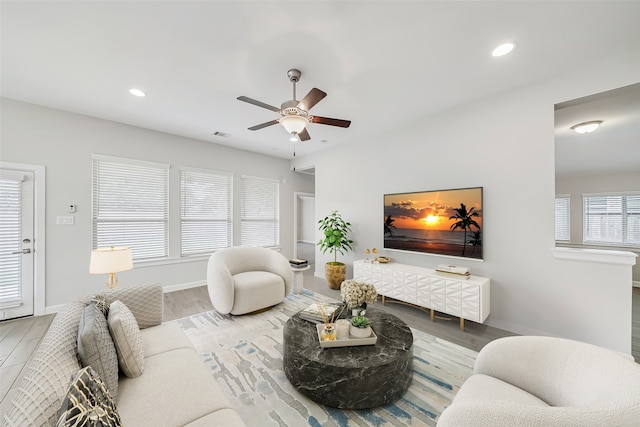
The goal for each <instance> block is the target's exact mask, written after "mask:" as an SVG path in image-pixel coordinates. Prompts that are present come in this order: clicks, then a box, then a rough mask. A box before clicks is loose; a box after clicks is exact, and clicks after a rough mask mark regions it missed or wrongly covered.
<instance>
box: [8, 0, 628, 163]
mask: <svg viewBox="0 0 640 427" xmlns="http://www.w3.org/2000/svg"><path fill="white" fill-rule="evenodd" d="M0 5H1V36H2V40H1V47H2V51H1V52H2V53H1V54H2V58H1V59H2V61H1V87H0V90H1V92H0V94H1V95H2V96H4V97H7V98H12V99H17V100H21V101H26V102H31V103H35V104H40V105H44V106H48V107H53V108H59V109H62V110H67V111H72V112H76V113H81V114H86V115H89V116H95V117H99V118H103V119H108V120H113V121H117V122H122V123H127V124H131V125H135V126H140V127H144V128H148V129H154V130H158V131H162V132H168V133H172V134H177V135H183V136H186V137H190V138H195V139H199V140H203V141H209V142H213V143H217V144H224V145H229V146H233V147H236V148H240V149H245V150H251V151H255V152H260V153H264V154H268V155H271V156H275V157H281V158H285V159H289V158H291V157H292V154H293V143H291V142H290V141H289V139H288V135H287V134H286V133H285V131H284V129H282V128H281V126H279V125H278V126H271V127H268V128H265V129H262V130H259V131H255V132H253V131H249V130H247V127H249V126H253V125H256V124H259V123H262V122H266V121H269V120H271V119H276V118H278V115H277V113H274V112H272V111H269V110H266V109H262V108H259V107H257V106H254V105H250V104H247V103H243V102H240V101H238V100H236V98H237V97H238V96H240V95H245V96H248V97H250V98H254V99H257V100H260V101H263V102H265V103H267V104H271V105H275V106H279V105H280V103H281V102H283V101H285V100H288V99H290V98H291V95H292V86H291V83H290V82H289V81H288V79H287V76H286V72H287V70H288V69H290V68H299V69H300V70H301V71H302V73H303V74H302V78H301V81H300V83H299V84H298V88H297V92H298V99H301V97H302V96H304V94H306V93H307V92H308V91H309V90H310V89H311V88H312V87H317V88H319V89H322V90H324V91H325V92H327V93H328V96H327V97H326V98H325V99H324V100H322V101H321V102H320V103H319V104H317V105H316V106H315V107H314V108H313V109H312V111H311V113H312V114H316V115H320V116H326V117H333V118H340V119H348V120H351V121H352V124H351V127H350V128H349V129H343V128H336V127H331V126H324V125H319V124H311V125H310V126H309V128H308V129H309V133H310V135H311V140H310V141H306V142H303V143H297V145H296V147H297V148H296V154H297V155H304V154H308V153H312V152H314V151H317V150H322V149H327V148H330V147H336V146H339V145H341V144H349V143H350V142H352V141H361V140H366V139H368V138H371V137H373V136H375V135H377V134H380V133H386V132H389V131H393V129H395V128H398V127H400V126H402V125H403V124H404V123H409V122H412V121H413V120H415V119H417V118H420V117H424V116H425V115H428V114H431V113H435V112H439V111H443V110H446V109H449V108H451V107H454V106H456V105H459V104H463V103H466V102H469V101H472V100H474V99H478V98H481V97H485V96H489V95H491V94H495V93H499V92H503V91H507V90H510V89H514V88H517V87H521V86H525V85H529V84H532V83H533V82H536V81H539V80H541V79H545V78H549V77H551V76H554V75H558V74H562V73H565V72H570V71H571V70H576V69H577V68H579V67H580V66H583V65H586V64H590V63H593V62H597V61H601V60H604V59H606V58H610V57H614V56H617V55H620V54H628V53H629V52H634V51H638V49H639V48H638V40H640V25H638V17H640V2H638V1H621V2H617V1H584V2H583V1H558V2H553V1H255V2H249V1H238V0H236V1H55V0H49V1H4V0H2V2H1V3H0ZM510 40H515V41H517V42H518V49H516V50H515V51H514V52H513V53H512V54H511V55H508V56H506V57H502V58H493V57H491V56H490V52H491V50H492V49H493V48H494V47H495V46H496V45H498V44H500V43H502V42H504V41H510ZM131 87H137V88H140V89H142V90H144V91H145V92H146V93H147V94H148V96H147V97H146V98H136V97H133V96H131V95H130V94H129V93H128V90H129V88H131ZM607 120H608V119H607ZM572 124H573V123H572ZM603 129H604V126H603ZM216 131H218V132H223V133H225V134H228V136H226V137H220V136H214V135H213V133H214V132H216ZM592 135H595V134H592ZM637 141H638V139H637V138H636V144H635V145H638V144H637ZM637 157H638V158H639V159H640V154H639V155H638V156H637ZM559 166H560V165H559Z"/></svg>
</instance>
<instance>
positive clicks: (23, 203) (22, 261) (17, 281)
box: [0, 169, 34, 320]
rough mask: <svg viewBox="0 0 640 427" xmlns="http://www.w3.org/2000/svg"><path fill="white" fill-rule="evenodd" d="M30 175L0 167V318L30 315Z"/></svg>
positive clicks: (31, 178)
mask: <svg viewBox="0 0 640 427" xmlns="http://www.w3.org/2000/svg"><path fill="white" fill-rule="evenodd" d="M33 235H34V174H33V172H30V171H16V170H8V169H0V320H6V319H13V318H16V317H23V316H31V315H33V299H34V262H33V248H34V245H33Z"/></svg>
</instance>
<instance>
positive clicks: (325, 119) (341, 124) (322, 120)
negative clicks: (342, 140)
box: [311, 116, 351, 128]
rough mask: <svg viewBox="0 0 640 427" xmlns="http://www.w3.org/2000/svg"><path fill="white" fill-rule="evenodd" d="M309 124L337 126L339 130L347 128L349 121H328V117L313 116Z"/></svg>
mask: <svg viewBox="0 0 640 427" xmlns="http://www.w3.org/2000/svg"><path fill="white" fill-rule="evenodd" d="M311 122H313V123H319V124H321V125H329V126H338V127H341V128H348V127H349V125H350V124H351V120H341V119H330V118H329V117H320V116H313V118H312V119H311Z"/></svg>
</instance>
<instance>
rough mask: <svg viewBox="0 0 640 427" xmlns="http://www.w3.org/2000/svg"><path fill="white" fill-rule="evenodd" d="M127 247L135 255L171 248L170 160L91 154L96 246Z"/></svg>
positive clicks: (156, 254) (165, 251)
mask: <svg viewBox="0 0 640 427" xmlns="http://www.w3.org/2000/svg"><path fill="white" fill-rule="evenodd" d="M108 246H129V247H131V251H132V254H133V259H134V260H144V259H153V258H165V257H167V256H168V251H169V165H165V164H159V163H151V162H142V161H137V160H129V159H118V158H108V157H103V156H94V157H93V247H94V248H99V247H108Z"/></svg>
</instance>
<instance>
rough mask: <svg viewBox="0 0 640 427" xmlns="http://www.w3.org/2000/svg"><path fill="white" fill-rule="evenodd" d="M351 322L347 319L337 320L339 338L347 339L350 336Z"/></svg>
mask: <svg viewBox="0 0 640 427" xmlns="http://www.w3.org/2000/svg"><path fill="white" fill-rule="evenodd" d="M350 324H351V322H349V321H348V320H347V319H339V320H337V321H336V333H337V334H338V338H339V339H340V338H341V339H345V338H349V325H350Z"/></svg>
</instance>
